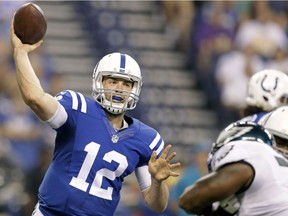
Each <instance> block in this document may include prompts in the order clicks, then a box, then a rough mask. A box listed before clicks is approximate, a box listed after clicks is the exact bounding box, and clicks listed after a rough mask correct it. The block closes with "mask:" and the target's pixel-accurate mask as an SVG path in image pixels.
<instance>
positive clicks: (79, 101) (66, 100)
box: [55, 90, 87, 126]
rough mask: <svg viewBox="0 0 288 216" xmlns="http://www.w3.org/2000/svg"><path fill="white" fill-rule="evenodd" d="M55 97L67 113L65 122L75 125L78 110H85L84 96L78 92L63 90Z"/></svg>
mask: <svg viewBox="0 0 288 216" xmlns="http://www.w3.org/2000/svg"><path fill="white" fill-rule="evenodd" d="M55 98H56V99H57V100H58V102H59V103H60V104H61V105H62V107H63V108H64V109H65V111H66V113H67V121H66V123H67V124H69V125H70V126H75V125H76V119H77V113H78V111H81V112H86V111H87V102H86V100H85V97H84V96H83V95H82V94H81V93H79V92H74V91H71V90H65V91H62V92H60V93H58V94H57V95H56V96H55Z"/></svg>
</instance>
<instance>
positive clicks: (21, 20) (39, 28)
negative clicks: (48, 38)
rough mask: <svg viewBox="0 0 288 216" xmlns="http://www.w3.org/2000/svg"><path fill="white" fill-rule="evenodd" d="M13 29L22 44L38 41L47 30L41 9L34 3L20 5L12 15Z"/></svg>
mask: <svg viewBox="0 0 288 216" xmlns="http://www.w3.org/2000/svg"><path fill="white" fill-rule="evenodd" d="M14 30H15V34H16V35H17V36H18V38H19V39H20V40H21V41H22V43H23V44H34V43H37V42H38V41H40V40H41V39H42V38H43V37H44V35H45V33H46V30H47V21H46V18H45V16H44V13H43V11H42V9H41V8H40V7H39V6H38V5H36V4H34V3H26V4H24V5H22V6H21V7H20V8H19V9H18V10H17V11H16V13H15V15H14Z"/></svg>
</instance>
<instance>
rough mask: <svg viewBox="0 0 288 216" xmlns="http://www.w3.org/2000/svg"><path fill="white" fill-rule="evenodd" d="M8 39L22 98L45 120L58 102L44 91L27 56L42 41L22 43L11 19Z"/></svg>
mask: <svg viewBox="0 0 288 216" xmlns="http://www.w3.org/2000/svg"><path fill="white" fill-rule="evenodd" d="M10 39H11V43H12V46H13V51H14V61H15V65H16V77H17V82H18V86H19V89H20V92H21V95H22V98H23V100H24V102H25V103H26V104H27V105H28V106H29V107H30V108H31V109H32V110H33V112H34V113H35V114H36V115H37V116H38V118H39V119H41V120H43V121H46V120H48V119H50V118H51V117H52V116H53V115H54V113H55V112H56V111H57V109H58V106H59V104H58V102H57V100H56V99H55V98H54V97H53V96H51V95H49V94H47V93H46V92H44V90H43V88H42V86H41V83H40V81H39V79H38V77H37V76H36V74H35V72H34V69H33V67H32V65H31V63H30V60H29V56H28V54H29V52H31V51H33V50H35V49H36V48H38V47H39V46H40V45H41V43H42V41H39V42H38V43H36V44H33V45H29V44H22V42H21V41H20V39H19V38H18V37H17V36H16V34H15V32H14V27H13V20H12V22H11V26H10Z"/></svg>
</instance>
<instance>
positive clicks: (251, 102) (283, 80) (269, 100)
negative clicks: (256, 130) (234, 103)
mask: <svg viewBox="0 0 288 216" xmlns="http://www.w3.org/2000/svg"><path fill="white" fill-rule="evenodd" d="M287 86H288V76H287V74H285V73H284V72H282V71H279V70H275V69H265V70H262V71H259V72H257V73H256V74H254V75H253V76H252V77H251V78H250V80H249V84H248V89H247V97H246V104H247V105H246V107H244V108H243V109H242V110H241V113H240V114H241V116H242V117H243V118H242V119H241V120H240V121H253V122H256V123H259V122H261V119H263V117H264V116H265V115H266V114H267V112H270V111H272V110H273V109H275V108H277V107H279V106H283V105H287V104H288V88H287Z"/></svg>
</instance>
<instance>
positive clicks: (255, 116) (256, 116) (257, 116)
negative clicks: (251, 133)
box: [239, 112, 268, 124]
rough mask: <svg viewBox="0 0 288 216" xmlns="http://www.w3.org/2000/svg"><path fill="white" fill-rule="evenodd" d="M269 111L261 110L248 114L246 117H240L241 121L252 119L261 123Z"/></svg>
mask: <svg viewBox="0 0 288 216" xmlns="http://www.w3.org/2000/svg"><path fill="white" fill-rule="evenodd" d="M267 113H268V112H259V113H256V114H253V115H249V116H246V117H244V118H242V119H240V120H239V121H252V122H255V123H257V124H259V123H261V120H263V119H264V117H265V116H266V114H267Z"/></svg>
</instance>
